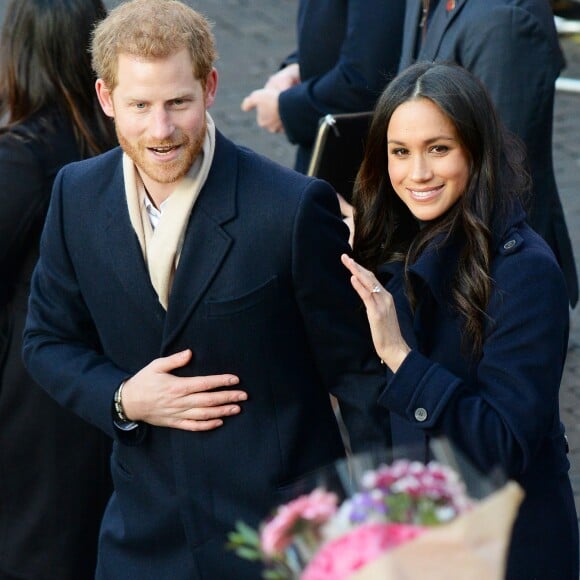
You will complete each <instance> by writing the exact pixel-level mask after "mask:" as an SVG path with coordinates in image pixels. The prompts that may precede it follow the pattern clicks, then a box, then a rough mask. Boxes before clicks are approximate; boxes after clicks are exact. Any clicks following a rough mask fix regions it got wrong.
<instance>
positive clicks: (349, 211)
mask: <svg viewBox="0 0 580 580" xmlns="http://www.w3.org/2000/svg"><path fill="white" fill-rule="evenodd" d="M336 195H337V196H338V203H339V205H340V213H341V214H342V221H343V222H344V223H345V224H346V225H347V226H348V230H349V232H350V233H349V236H348V243H349V244H350V247H351V248H352V243H353V240H354V211H353V207H352V205H351V204H350V203H348V201H346V199H344V197H342V195H340V193H337V194H336Z"/></svg>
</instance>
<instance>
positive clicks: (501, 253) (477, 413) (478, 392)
mask: <svg viewBox="0 0 580 580" xmlns="http://www.w3.org/2000/svg"><path fill="white" fill-rule="evenodd" d="M523 220H524V212H523V210H521V209H520V210H518V211H517V212H515V213H514V214H513V215H512V216H511V218H510V219H509V220H507V222H505V225H503V226H501V227H498V228H497V230H496V232H495V239H494V244H495V246H494V254H493V261H492V266H491V277H492V279H493V291H492V294H491V298H490V301H489V305H488V308H487V311H486V314H487V317H488V318H487V323H486V326H485V336H484V344H483V350H482V353H481V356H479V357H475V356H470V355H469V352H470V350H469V348H470V345H469V344H468V343H466V344H462V334H463V332H462V326H463V323H462V319H460V318H459V316H458V314H457V313H456V311H454V309H452V308H451V307H450V303H451V294H450V282H451V278H452V275H453V270H454V265H455V264H457V260H458V257H459V254H460V249H461V247H462V244H461V241H460V240H459V239H458V238H457V237H456V238H455V239H454V240H452V241H451V242H449V243H448V244H447V245H445V246H443V247H440V248H438V249H435V247H434V246H433V247H431V248H428V249H427V250H426V251H425V252H424V253H423V254H422V255H421V256H420V257H419V258H418V259H417V261H416V262H415V264H413V265H412V266H410V276H411V278H412V281H413V282H412V283H413V286H414V288H416V291H417V298H418V303H417V307H416V309H415V312H414V314H411V309H410V306H409V303H408V300H407V298H406V295H405V292H404V288H403V275H402V274H403V273H402V265H401V264H400V263H396V264H388V265H385V266H384V267H383V268H382V271H381V274H382V275H383V276H384V282H385V285H386V288H387V289H388V290H389V291H390V292H391V293H392V294H393V296H394V299H395V303H396V307H397V313H398V316H399V321H400V325H401V330H402V332H403V334H404V336H405V339H406V340H407V342H408V344H409V345H410V346H411V347H412V348H413V350H412V352H411V353H410V354H409V356H408V357H407V358H406V359H405V361H404V362H403V364H402V365H401V367H400V368H399V369H398V371H397V373H396V374H394V375H393V374H392V373H389V384H388V386H387V388H386V389H385V391H384V392H383V394H382V395H381V397H380V402H381V404H383V405H385V406H386V407H387V408H388V409H389V410H390V411H391V415H392V419H391V420H392V430H393V444H394V445H401V444H404V445H413V444H415V445H417V444H418V445H419V447H420V446H421V445H424V447H425V448H426V445H425V443H426V441H427V439H428V438H429V437H431V436H446V437H447V438H448V439H450V440H451V442H452V443H453V444H455V445H457V446H458V448H459V449H460V450H461V451H463V452H464V453H465V454H466V456H467V457H468V458H469V459H470V460H471V461H472V462H473V464H474V466H475V467H476V468H478V469H479V470H481V472H483V473H484V474H489V473H490V472H491V471H492V470H494V469H495V468H497V467H499V468H501V470H502V471H503V473H504V474H505V475H506V476H507V477H509V478H512V479H515V480H516V481H518V482H519V483H520V484H521V485H522V487H523V489H524V491H525V493H526V497H525V500H524V502H523V504H522V506H521V508H520V512H519V515H518V519H517V521H516V524H515V528H514V533H513V540H512V546H511V550H510V553H509V560H508V573H507V578H508V579H509V580H516V579H517V580H532V579H537V580H548V579H549V580H552V579H554V580H556V579H559V580H577V578H578V520H577V516H576V510H575V507H574V497H573V494H572V490H571V486H570V481H569V478H568V470H569V466H570V465H569V461H568V458H567V455H566V453H567V445H566V441H565V438H564V427H563V425H562V424H561V422H560V417H559V407H558V391H559V386H560V379H561V376H562V369H563V366H564V361H565V357H566V351H567V341H568V316H569V315H568V302H567V298H566V286H565V283H564V279H563V277H562V273H561V271H560V268H559V267H558V264H557V262H556V260H555V259H554V256H553V254H552V252H551V251H550V249H549V248H548V246H547V245H546V243H545V242H544V241H543V240H542V239H541V238H540V236H538V235H537V234H536V233H535V232H534V231H533V230H532V229H531V228H530V227H529V226H528V225H527V224H526V223H525V222H524V221H523ZM466 348H467V350H466ZM462 349H463V350H462ZM461 353H463V355H462V354H461ZM420 458H421V459H423V460H424V459H425V457H420Z"/></svg>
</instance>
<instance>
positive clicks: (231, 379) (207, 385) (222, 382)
mask: <svg viewBox="0 0 580 580" xmlns="http://www.w3.org/2000/svg"><path fill="white" fill-rule="evenodd" d="M180 380H181V381H182V382H184V383H187V389H188V391H189V392H190V393H201V392H203V391H211V390H212V389H217V388H219V387H231V386H233V385H237V384H238V383H239V382H240V379H239V378H238V377H236V375H230V374H224V375H207V376H203V377H185V378H181V379H180ZM232 392H233V391H232ZM236 392H242V391H236ZM222 394H223V393H222Z"/></svg>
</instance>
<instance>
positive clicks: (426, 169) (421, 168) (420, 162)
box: [411, 155, 432, 181]
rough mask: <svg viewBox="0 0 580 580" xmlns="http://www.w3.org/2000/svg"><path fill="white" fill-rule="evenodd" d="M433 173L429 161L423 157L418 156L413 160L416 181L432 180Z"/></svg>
mask: <svg viewBox="0 0 580 580" xmlns="http://www.w3.org/2000/svg"><path fill="white" fill-rule="evenodd" d="M431 175H432V171H431V166H430V164H429V161H428V160H427V159H425V157H424V156H423V155H416V156H415V157H414V159H413V167H412V175H411V177H412V178H413V179H414V180H415V181H426V180H428V179H430V178H431Z"/></svg>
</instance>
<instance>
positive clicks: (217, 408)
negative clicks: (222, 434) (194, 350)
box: [123, 350, 248, 431]
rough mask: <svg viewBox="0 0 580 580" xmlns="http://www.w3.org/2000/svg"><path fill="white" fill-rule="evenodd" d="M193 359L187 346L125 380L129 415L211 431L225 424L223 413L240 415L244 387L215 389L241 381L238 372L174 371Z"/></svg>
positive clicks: (168, 424) (157, 423) (141, 419)
mask: <svg viewBox="0 0 580 580" xmlns="http://www.w3.org/2000/svg"><path fill="white" fill-rule="evenodd" d="M190 360H191V351H190V350H184V351H182V352H178V353H176V354H173V355H171V356H167V357H163V358H158V359H155V360H154V361H152V362H151V363H149V364H148V365H147V366H146V367H144V368H143V369H141V370H140V371H139V372H138V373H137V374H136V375H134V376H133V377H131V378H130V379H129V380H128V381H126V382H125V385H124V387H123V409H124V411H125V415H126V416H127V418H128V419H130V420H132V421H144V422H145V423H149V424H151V425H157V426H159V427H173V428H174V429H184V430H186V431H208V430H210V429H215V428H216V427H220V426H221V425H223V419H222V418H223V417H229V416H231V415H237V414H238V413H239V412H240V410H241V409H240V406H239V405H238V404H237V403H239V402H240V401H245V400H246V399H247V398H248V396H247V394H246V393H245V392H244V391H240V390H227V391H212V390H213V389H216V388H218V387H230V386H233V385H237V384H238V383H239V378H238V377H236V376H235V375H231V374H224V375H210V376H201V377H177V376H175V375H173V374H172V371H173V370H175V369H177V368H180V367H183V366H185V365H186V364H187V363H188V362H189V361H190Z"/></svg>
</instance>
